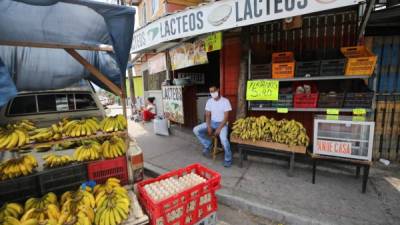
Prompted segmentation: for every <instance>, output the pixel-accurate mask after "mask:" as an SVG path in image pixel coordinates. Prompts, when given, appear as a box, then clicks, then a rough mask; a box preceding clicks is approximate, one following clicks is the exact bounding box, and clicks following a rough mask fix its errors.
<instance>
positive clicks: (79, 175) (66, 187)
mask: <svg viewBox="0 0 400 225" xmlns="http://www.w3.org/2000/svg"><path fill="white" fill-rule="evenodd" d="M38 180H39V185H40V193H41V194H42V195H44V194H46V193H48V192H54V193H56V194H62V193H64V192H65V191H70V190H74V189H77V188H79V186H80V185H81V184H82V183H84V182H86V181H87V170H86V165H85V164H71V165H68V166H63V167H57V168H49V169H45V170H43V171H42V172H40V174H39V175H38Z"/></svg>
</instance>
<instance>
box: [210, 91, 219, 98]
mask: <svg viewBox="0 0 400 225" xmlns="http://www.w3.org/2000/svg"><path fill="white" fill-rule="evenodd" d="M210 94H211V97H212V98H218V91H216V92H211V93H210Z"/></svg>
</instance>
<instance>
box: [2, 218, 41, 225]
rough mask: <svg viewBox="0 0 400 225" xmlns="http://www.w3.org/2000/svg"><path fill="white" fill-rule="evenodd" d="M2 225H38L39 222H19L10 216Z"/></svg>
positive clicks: (31, 220) (30, 220)
mask: <svg viewBox="0 0 400 225" xmlns="http://www.w3.org/2000/svg"><path fill="white" fill-rule="evenodd" d="M2 225H39V221H38V220H37V219H29V220H25V221H20V220H18V219H17V218H14V217H12V216H6V217H5V218H4V222H3V223H2Z"/></svg>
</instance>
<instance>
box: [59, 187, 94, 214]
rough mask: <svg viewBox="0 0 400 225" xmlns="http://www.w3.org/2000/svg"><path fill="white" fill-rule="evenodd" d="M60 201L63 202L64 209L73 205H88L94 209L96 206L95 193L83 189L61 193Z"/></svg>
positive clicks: (76, 206) (77, 206)
mask: <svg viewBox="0 0 400 225" xmlns="http://www.w3.org/2000/svg"><path fill="white" fill-rule="evenodd" d="M60 202H61V204H62V209H70V208H71V206H74V207H75V208H79V206H88V207H90V208H92V209H94V208H95V206H96V202H95V199H94V196H93V194H92V193H90V192H88V191H84V190H81V189H79V190H77V191H66V192H64V194H62V195H61V200H60ZM74 207H72V208H74ZM67 211H68V210H67Z"/></svg>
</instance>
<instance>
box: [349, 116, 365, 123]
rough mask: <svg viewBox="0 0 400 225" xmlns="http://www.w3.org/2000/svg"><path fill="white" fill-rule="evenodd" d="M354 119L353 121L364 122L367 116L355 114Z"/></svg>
mask: <svg viewBox="0 0 400 225" xmlns="http://www.w3.org/2000/svg"><path fill="white" fill-rule="evenodd" d="M352 120H353V121H360V122H364V121H365V116H353V118H352Z"/></svg>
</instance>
